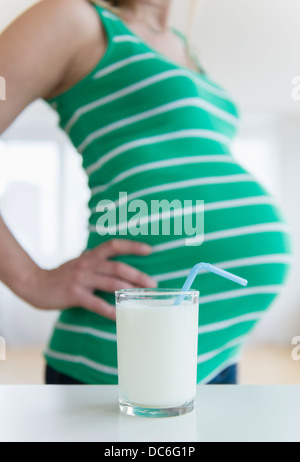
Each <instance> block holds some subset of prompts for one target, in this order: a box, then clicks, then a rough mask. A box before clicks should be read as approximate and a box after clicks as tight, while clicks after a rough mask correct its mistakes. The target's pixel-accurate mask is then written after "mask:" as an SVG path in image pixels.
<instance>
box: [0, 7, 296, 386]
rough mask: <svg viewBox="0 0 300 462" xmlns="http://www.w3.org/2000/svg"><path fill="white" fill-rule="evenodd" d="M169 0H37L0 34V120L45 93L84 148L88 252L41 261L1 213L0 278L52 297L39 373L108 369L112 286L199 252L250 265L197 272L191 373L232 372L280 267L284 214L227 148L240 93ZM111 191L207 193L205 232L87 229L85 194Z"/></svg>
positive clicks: (91, 380)
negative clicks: (184, 30)
mask: <svg viewBox="0 0 300 462" xmlns="http://www.w3.org/2000/svg"><path fill="white" fill-rule="evenodd" d="M171 4H172V1H171V0H132V1H129V0H127V1H126V0H118V1H102V2H100V1H99V2H96V1H95V2H93V3H92V2H88V1H87V0H44V1H42V2H41V3H39V4H37V5H36V6H34V7H33V8H31V9H30V10H29V11H28V12H26V13H25V14H24V15H23V16H22V17H21V18H19V19H18V20H17V21H16V22H15V23H14V24H13V25H11V26H10V27H9V28H8V29H7V30H6V31H5V32H4V33H3V35H2V36H1V39H0V72H1V74H2V75H3V76H4V77H5V79H6V82H7V101H6V102H5V103H3V104H1V105H0V116H1V117H0V132H3V131H4V130H5V129H6V128H7V127H8V126H9V125H10V123H11V122H12V121H13V120H14V119H15V118H16V117H17V116H18V115H19V114H20V113H21V111H22V110H23V109H24V108H25V107H26V106H28V104H30V103H31V102H32V101H34V100H36V99H37V98H43V99H44V100H46V101H47V102H48V103H49V104H50V105H51V106H52V108H53V109H54V110H55V111H57V113H58V114H59V118H60V127H61V128H62V129H63V130H64V131H65V132H66V133H67V134H68V136H69V138H70V140H71V141H72V143H73V145H74V146H75V148H76V149H77V151H78V152H79V153H80V155H81V156H82V159H83V168H84V169H85V171H86V173H87V175H88V178H89V185H90V188H91V199H90V203H89V206H90V210H91V214H90V221H89V229H90V235H89V240H88V244H87V249H86V252H84V253H83V254H82V255H81V256H80V257H78V258H77V259H75V260H73V261H71V262H67V263H66V264H64V265H62V266H61V267H59V268H56V269H53V270H51V271H46V270H44V269H42V268H39V267H37V266H36V265H35V263H34V262H33V261H32V260H31V259H30V258H29V256H28V255H27V254H26V253H25V252H24V251H23V250H22V249H21V248H20V246H19V245H18V243H17V242H16V241H15V240H14V238H13V237H12V234H11V233H10V231H9V230H8V229H7V227H6V226H5V224H4V222H3V221H2V220H1V221H0V279H1V280H2V281H3V282H4V283H6V284H7V285H8V286H9V287H10V288H11V289H12V290H13V291H14V292H15V293H16V294H18V295H19V296H20V297H22V298H24V299H25V300H26V301H28V302H29V303H31V304H32V305H33V306H36V307H38V308H42V309H53V310H61V311H62V313H61V315H60V317H59V319H58V321H57V324H56V326H55V330H54V333H53V336H52V339H51V341H50V343H49V347H48V349H47V351H46V360H47V365H48V366H47V383H50V384H53V383H55V384H69V383H85V384H116V383H117V381H118V375H117V346H116V324H115V309H114V307H113V303H114V291H115V290H118V289H121V288H131V287H156V285H158V286H159V287H160V288H179V287H181V286H182V284H183V282H184V280H185V278H186V276H187V274H188V272H189V270H190V268H191V267H192V266H194V265H195V264H196V263H199V262H200V261H207V262H210V263H212V264H216V265H219V266H220V267H222V268H225V269H228V270H229V271H231V272H234V273H236V274H238V275H239V276H241V277H243V278H246V279H248V280H249V286H248V287H247V288H246V289H240V288H237V287H236V286H235V285H233V284H232V283H230V282H229V281H226V280H223V279H220V278H217V277H215V276H213V275H211V274H203V275H202V276H201V277H200V278H198V281H196V283H195V285H194V288H195V289H199V290H201V304H200V325H199V347H198V382H201V383H234V382H235V380H236V365H237V363H238V361H239V357H240V352H241V347H242V346H243V343H244V342H245V340H246V339H247V335H248V334H249V332H250V331H251V330H252V329H253V327H254V326H255V325H256V323H257V322H258V321H259V319H260V318H261V317H262V316H263V314H264V312H265V311H266V310H267V308H268V307H269V306H270V304H271V303H272V302H273V300H274V299H275V298H276V296H277V294H278V293H279V292H280V290H281V288H282V285H283V283H284V281H285V278H286V274H287V270H288V267H289V260H290V256H289V252H290V251H289V237H288V233H287V227H286V225H285V224H284V223H283V221H282V219H281V216H280V213H279V211H278V209H277V208H276V205H274V202H273V199H272V198H271V197H270V196H269V195H268V194H267V193H266V191H265V190H264V189H263V188H262V186H261V185H260V184H258V183H257V182H256V181H255V179H254V178H253V177H252V176H251V175H250V174H249V173H248V172H246V171H245V170H244V169H243V168H242V167H241V166H240V165H239V164H238V163H236V161H235V160H234V158H233V157H232V156H231V152H230V144H231V142H232V139H233V137H234V135H235V134H236V130H237V126H238V113H237V109H236V106H235V104H234V103H233V101H232V100H231V99H230V96H229V95H228V94H227V93H226V92H225V90H224V89H222V88H220V87H219V85H218V84H216V83H215V82H214V81H213V80H211V78H210V77H209V76H208V75H207V74H206V73H204V72H203V71H202V69H200V66H198V65H197V63H196V62H195V61H194V59H193V58H192V57H191V54H190V53H189V52H188V46H187V43H185V41H184V39H182V38H181V37H180V35H179V34H178V33H177V32H175V31H174V30H173V29H170V28H169V27H168V18H169V14H170V7H171ZM42 155H43V153H42V152H41V156H42ZM33 168H34V166H33ZM120 192H126V193H127V195H128V201H130V200H131V199H140V200H143V201H145V203H146V204H150V202H151V201H152V200H168V201H169V202H172V201H173V200H175V199H177V200H180V201H181V202H182V203H183V201H184V200H190V201H193V204H195V202H196V200H204V201H205V242H204V244H203V245H201V246H198V247H197V246H193V247H189V246H186V245H185V242H184V239H182V238H180V237H179V236H176V235H175V233H174V235H172V233H171V235H169V236H166V235H162V233H161V235H159V236H154V235H153V236H152V235H151V234H150V235H148V236H140V235H138V236H132V235H128V236H126V237H121V236H120V235H119V236H101V235H99V234H98V233H97V222H98V220H99V217H100V216H101V213H100V212H99V211H98V210H97V204H98V203H99V201H101V200H110V201H113V202H114V203H115V206H116V209H118V208H119V207H120V203H119V202H118V201H119V193H120ZM70 239H72V236H70Z"/></svg>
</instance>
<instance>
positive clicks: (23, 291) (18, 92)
mask: <svg viewBox="0 0 300 462" xmlns="http://www.w3.org/2000/svg"><path fill="white" fill-rule="evenodd" d="M94 20H95V15H94V12H93V10H92V8H91V6H90V5H88V3H87V2H85V0H44V1H42V2H40V3H38V4H37V5H35V6H34V7H33V8H31V9H30V10H28V12H26V13H25V14H24V15H23V16H21V17H20V18H19V19H18V20H17V21H15V22H14V23H13V24H12V25H11V26H10V27H9V28H8V29H7V30H6V31H5V32H4V33H3V34H2V35H1V36H0V75H2V76H3V77H4V78H5V80H6V84H7V100H6V101H1V102H0V133H2V132H3V131H4V130H5V129H6V128H7V127H8V126H9V125H10V124H11V123H12V122H13V120H14V119H15V118H16V117H17V116H18V115H19V114H20V113H21V112H22V110H23V109H24V108H25V107H26V106H28V105H29V104H30V103H31V102H33V101H34V100H36V99H37V98H40V97H45V96H46V95H48V94H50V93H53V92H55V90H56V89H59V88H61V87H62V86H63V85H64V84H65V81H66V75H70V69H72V67H75V68H76V64H74V63H76V62H77V63H78V56H80V55H81V56H82V52H83V50H84V49H85V48H86V47H87V45H88V44H89V43H91V39H92V36H93V40H94V38H95V30H94V32H93V33H92V32H91V29H93V28H91V27H90V25H91V21H94ZM97 21H98V19H97ZM91 35H92V36H91ZM99 39H100V38H99ZM103 45H104V44H103ZM41 155H42V153H41ZM150 252H151V249H150V248H149V247H148V246H145V245H143V244H140V243H136V242H132V241H126V240H112V241H110V242H108V243H105V244H103V245H102V246H100V247H98V248H97V249H95V250H93V251H90V252H86V253H84V254H83V255H81V256H80V257H79V258H77V259H75V260H72V261H70V262H67V263H65V264H64V265H62V266H60V267H59V268H56V269H54V270H51V271H47V270H43V269H41V268H39V267H38V266H37V265H36V264H35V263H34V262H33V261H32V260H31V258H30V257H29V255H27V254H26V252H25V251H24V250H23V249H22V248H21V247H20V245H19V244H18V243H17V241H16V240H15V239H14V237H13V236H12V234H11V233H10V231H9V230H8V228H7V226H6V225H5V223H4V221H3V220H2V218H1V217H0V280H1V281H3V282H4V283H5V284H6V285H7V286H8V287H10V288H11V289H12V290H13V291H14V292H15V293H16V294H17V295H19V296H20V297H21V298H23V299H24V300H26V301H27V302H29V303H31V304H32V305H33V306H35V307H38V308H42V309H54V310H56V309H67V308H70V307H73V306H82V307H84V308H86V309H88V310H91V311H94V312H96V313H99V314H101V315H103V316H106V317H108V318H111V319H115V310H114V307H112V306H110V305H109V304H107V303H106V302H105V301H104V300H102V299H100V298H98V297H96V296H95V295H94V292H95V290H102V291H105V292H114V291H115V290H118V289H121V288H131V287H141V286H144V287H155V286H156V283H155V282H154V281H153V280H152V279H150V278H149V277H148V276H147V275H144V274H142V273H141V272H139V271H137V270H136V269H134V268H131V267H129V266H127V265H124V264H122V263H118V262H112V261H110V259H111V258H112V257H116V256H118V255H128V254H133V255H148V254H149V253H150Z"/></svg>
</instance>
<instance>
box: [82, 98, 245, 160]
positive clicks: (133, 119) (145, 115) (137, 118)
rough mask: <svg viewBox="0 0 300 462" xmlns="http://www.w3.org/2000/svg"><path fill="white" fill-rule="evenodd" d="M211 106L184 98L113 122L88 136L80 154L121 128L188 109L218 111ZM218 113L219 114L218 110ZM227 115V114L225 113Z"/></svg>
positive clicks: (196, 99)
mask: <svg viewBox="0 0 300 462" xmlns="http://www.w3.org/2000/svg"><path fill="white" fill-rule="evenodd" d="M211 106H212V105H210V103H207V102H206V101H204V100H202V99H200V98H183V99H180V100H177V101H173V102H172V103H168V104H164V105H162V106H159V107H157V108H155V109H151V110H150V111H145V112H141V113H139V114H137V115H134V116H130V117H127V118H125V119H122V120H119V121H117V122H113V123H111V124H109V125H107V126H106V127H103V128H101V129H99V130H96V131H95V132H93V133H91V134H90V135H89V136H87V137H86V138H85V140H84V141H83V142H82V143H81V144H80V145H79V146H77V149H78V151H79V152H81V153H83V152H84V151H85V149H86V148H87V147H88V146H89V145H90V144H91V143H92V142H93V141H95V140H98V139H100V138H101V137H102V136H104V135H107V134H108V133H112V132H114V131H116V130H118V129H120V128H124V127H128V126H129V125H132V124H134V123H137V122H141V121H143V120H147V119H150V118H151V117H155V116H157V115H161V114H165V113H167V112H171V111H174V110H176V109H183V108H188V107H190V108H197V109H202V110H206V111H208V112H211V111H210V109H212V110H214V109H216V108H215V107H214V106H212V107H211ZM216 111H217V112H218V110H217V109H216ZM225 114H227V113H226V112H225ZM227 115H228V114H227ZM231 117H232V116H231ZM237 124H238V119H236V122H235V123H234V124H233V125H235V126H236V125H237Z"/></svg>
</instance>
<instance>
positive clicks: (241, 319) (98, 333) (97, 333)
mask: <svg viewBox="0 0 300 462" xmlns="http://www.w3.org/2000/svg"><path fill="white" fill-rule="evenodd" d="M263 314H264V312H263V311H259V312H254V313H247V314H244V315H241V316H236V317H234V318H230V319H227V320H224V321H220V322H215V323H212V324H206V325H203V326H200V327H199V329H198V334H199V335H202V334H207V333H209V332H217V331H221V330H226V329H228V328H230V327H233V326H235V325H238V324H243V323H245V322H251V321H257V320H258V319H260V318H261V317H262V316H263ZM55 329H58V330H63V331H66V332H72V333H76V334H81V335H90V336H92V337H96V338H101V339H104V340H107V341H112V342H116V341H117V335H116V334H111V333H109V332H104V331H102V330H99V329H94V328H92V327H81V326H76V325H73V324H65V323H61V322H59V323H57V324H56V326H55Z"/></svg>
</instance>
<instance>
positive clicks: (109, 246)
mask: <svg viewBox="0 0 300 462" xmlns="http://www.w3.org/2000/svg"><path fill="white" fill-rule="evenodd" d="M92 253H93V255H94V256H96V257H97V258H99V259H101V260H107V259H108V258H113V257H117V256H119V255H141V256H142V255H143V256H146V255H150V254H151V253H152V248H151V246H149V245H147V244H143V243H141V242H135V241H131V240H127V239H112V240H111V241H108V242H105V243H104V244H102V245H100V246H99V247H97V248H96V249H94V250H92Z"/></svg>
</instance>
